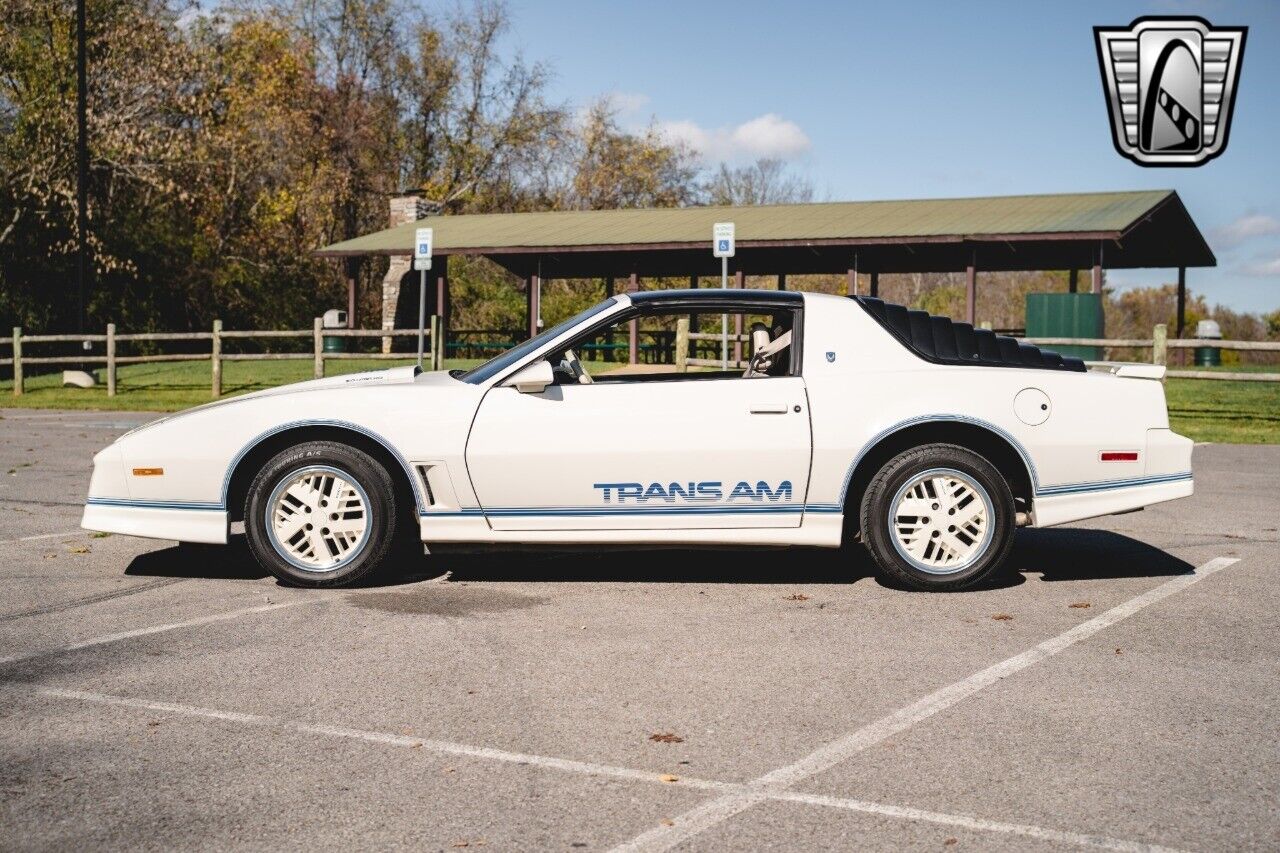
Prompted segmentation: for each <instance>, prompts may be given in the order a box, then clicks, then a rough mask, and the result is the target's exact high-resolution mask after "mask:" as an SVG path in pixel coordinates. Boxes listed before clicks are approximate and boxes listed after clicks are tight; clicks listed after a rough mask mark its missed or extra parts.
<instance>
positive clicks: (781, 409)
mask: <svg viewBox="0 0 1280 853" xmlns="http://www.w3.org/2000/svg"><path fill="white" fill-rule="evenodd" d="M749 411H750V412H751V414H753V415H785V414H786V413H787V407H786V406H752V407H751V409H750V410H749Z"/></svg>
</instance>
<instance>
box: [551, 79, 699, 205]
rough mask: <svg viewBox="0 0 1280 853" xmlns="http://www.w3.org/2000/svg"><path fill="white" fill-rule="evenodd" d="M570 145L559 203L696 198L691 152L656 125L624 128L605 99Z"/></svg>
mask: <svg viewBox="0 0 1280 853" xmlns="http://www.w3.org/2000/svg"><path fill="white" fill-rule="evenodd" d="M570 145H571V147H570V150H569V156H568V158H567V159H566V165H567V167H568V169H569V170H570V175H569V177H568V180H567V181H566V182H565V185H564V186H563V187H562V188H561V189H560V190H559V192H558V198H557V206H558V207H560V208H563V209H570V210H605V209H612V208H620V207H678V206H681V205H686V204H690V203H693V202H694V201H696V200H697V199H698V196H697V187H696V182H695V177H696V168H695V167H694V165H693V155H692V153H691V152H690V151H689V150H688V149H687V148H685V147H683V146H681V145H679V144H675V143H670V142H667V141H666V140H665V139H664V138H663V136H662V134H661V133H659V131H658V129H657V127H655V126H652V125H651V126H650V127H649V128H647V129H646V130H645V131H643V132H641V133H638V134H632V133H627V132H625V131H623V130H621V129H620V128H619V127H618V122H617V117H616V115H615V113H614V111H613V108H612V107H611V106H610V105H609V103H608V101H607V100H600V101H597V102H596V103H594V104H592V105H591V106H590V107H589V108H588V109H587V111H586V113H585V115H584V116H583V118H582V121H581V126H580V128H579V129H578V131H577V133H576V135H575V136H574V137H573V138H572V139H571V140H570Z"/></svg>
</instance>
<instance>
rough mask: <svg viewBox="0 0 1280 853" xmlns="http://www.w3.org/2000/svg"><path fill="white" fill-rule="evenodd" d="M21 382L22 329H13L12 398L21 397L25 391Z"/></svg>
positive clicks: (15, 327)
mask: <svg viewBox="0 0 1280 853" xmlns="http://www.w3.org/2000/svg"><path fill="white" fill-rule="evenodd" d="M23 386H24V383H23V381H22V327H21V326H14V327H13V396H15V397H21V396H22V392H23V391H25V390H27V389H26V388H25V387H23Z"/></svg>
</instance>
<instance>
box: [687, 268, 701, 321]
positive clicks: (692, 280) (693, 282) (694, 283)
mask: <svg viewBox="0 0 1280 853" xmlns="http://www.w3.org/2000/svg"><path fill="white" fill-rule="evenodd" d="M689 289H690V290H697V289H698V277H697V276H696V275H691V276H689ZM689 326H690V328H692V329H693V330H694V331H695V332H696V331H697V330H698V328H699V327H700V326H701V322H700V321H699V319H698V315H697V314H690V315H689Z"/></svg>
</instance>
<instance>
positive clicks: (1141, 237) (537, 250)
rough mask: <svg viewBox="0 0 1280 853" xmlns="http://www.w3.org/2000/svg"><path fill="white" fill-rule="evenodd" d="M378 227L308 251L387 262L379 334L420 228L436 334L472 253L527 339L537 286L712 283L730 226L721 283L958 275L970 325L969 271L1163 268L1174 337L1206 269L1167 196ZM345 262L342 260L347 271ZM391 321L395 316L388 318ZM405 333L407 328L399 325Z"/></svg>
mask: <svg viewBox="0 0 1280 853" xmlns="http://www.w3.org/2000/svg"><path fill="white" fill-rule="evenodd" d="M391 204H392V225H393V227H391V228H388V229H386V230H383V231H377V232H375V233H372V234H367V235H365V236H362V237H358V238H356V239H353V240H346V241H344V242H341V243H334V244H333V245H330V246H326V247H324V248H323V249H320V250H319V251H318V252H317V254H318V255H321V256H324V257H336V258H348V259H356V258H360V257H364V256H370V255H389V256H391V259H392V263H391V268H390V270H389V272H388V274H387V277H386V278H385V279H384V283H383V316H382V328H394V327H396V325H397V323H396V319H397V306H399V305H400V302H401V299H400V291H401V290H402V289H404V291H405V293H406V294H412V295H410V296H408V298H407V301H409V302H412V303H413V309H414V310H413V314H414V323H416V304H417V301H416V298H415V296H416V293H417V274H416V273H411V272H410V256H411V254H412V251H413V241H414V230H415V229H416V228H417V227H421V226H431V227H432V228H433V229H434V241H435V245H434V252H435V256H434V261H433V269H432V270H431V271H430V272H429V273H428V276H429V282H431V284H430V285H429V287H428V293H429V297H428V299H429V306H431V307H429V308H428V313H438V314H440V315H441V318H442V328H443V329H445V330H446V331H445V334H446V336H447V329H448V315H449V307H448V306H449V292H448V291H449V284H448V281H449V277H448V262H449V258H450V257H453V256H455V255H464V256H477V255H478V256H484V257H487V258H489V259H490V260H492V261H494V262H495V263H497V264H499V265H500V266H502V267H503V268H505V269H507V270H508V271H510V272H511V273H513V274H514V275H515V276H517V277H518V278H519V279H520V280H521V281H522V287H523V289H524V291H525V293H526V306H527V310H528V330H529V334H530V335H533V334H536V332H537V324H538V318H539V307H540V306H539V304H538V299H539V293H540V284H541V282H543V281H547V280H550V279H557V278H601V279H604V280H605V282H606V292H607V293H613V292H615V287H617V285H618V283H619V282H621V283H622V287H623V288H624V289H625V290H627V291H636V290H640V289H642V288H643V283H644V279H645V278H647V277H677V276H678V277H683V276H688V277H689V278H690V286H692V287H697V286H698V283H699V279H700V278H712V277H714V278H716V279H717V280H718V278H719V276H720V262H719V260H718V259H716V258H714V257H712V253H711V229H712V224H713V223H716V222H727V221H731V222H734V223H735V225H736V237H737V254H736V256H735V257H734V258H733V259H732V260H731V262H730V264H731V266H730V269H731V270H732V276H733V277H732V279H731V286H736V287H742V286H744V278H745V277H746V276H748V275H750V276H776V277H777V286H778V287H779V288H786V286H787V276H788V275H807V274H815V273H823V274H833V273H834V274H840V275H846V276H848V279H847V280H848V291H849V292H850V293H854V292H856V288H857V286H858V285H857V282H858V276H859V275H861V276H864V277H865V280H866V281H867V282H868V285H869V287H868V291H869V293H870V294H871V295H876V294H877V292H878V288H879V276H880V275H881V274H882V273H917V272H958V271H961V270H963V271H965V273H966V275H967V288H966V301H965V305H966V308H965V314H966V317H965V319H966V320H968V322H970V323H972V322H974V320H975V318H976V313H977V306H978V303H979V300H980V298H981V297H980V294H979V287H978V282H979V276H978V274H979V273H981V272H996V271H1009V270H1069V271H1070V273H1069V282H1070V289H1071V291H1072V292H1075V291H1076V290H1077V288H1078V273H1079V271H1080V270H1087V271H1089V282H1088V287H1089V289H1090V290H1091V291H1092V292H1094V293H1100V292H1101V288H1102V270H1103V269H1104V268H1106V269H1133V268H1139V267H1164V268H1171V269H1176V270H1177V271H1178V272H1177V281H1178V307H1177V334H1178V336H1181V335H1182V333H1183V330H1184V327H1185V309H1186V270H1187V268H1188V267H1211V266H1215V265H1216V264H1217V259H1216V258H1215V257H1214V254H1213V251H1212V250H1211V249H1210V248H1209V245H1208V243H1207V242H1206V241H1205V239H1204V236H1203V235H1202V234H1201V233H1200V229H1199V228H1198V227H1197V226H1196V224H1195V222H1194V221H1193V220H1192V218H1191V215H1190V214H1189V213H1188V212H1187V209H1186V207H1185V206H1184V205H1183V203H1182V200H1181V199H1180V198H1179V197H1178V194H1177V193H1176V192H1174V191H1173V190H1142V191H1133V192H1099V193H1072V194H1056V195H1024V196H995V197H987V198H951V199H918V200H917V199H913V200H905V201H854V202H825V203H813V204H784V205H764V206H758V207H682V208H661V209H631V210H592V211H554V212H545V213H487V214H466V215H457V216H447V215H439V216H436V215H428V214H429V209H428V207H427V205H426V202H425V201H424V200H422V199H420V198H417V197H415V196H401V197H397V198H394V199H392V203H391ZM353 266H354V264H348V269H351V268H352V267H353ZM355 286H356V285H355V276H354V273H349V278H348V289H349V318H350V322H351V323H353V324H354V322H355ZM400 310H401V312H402V316H405V315H404V314H403V311H404V308H403V307H401V308H400ZM409 325H413V323H410V324H409Z"/></svg>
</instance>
